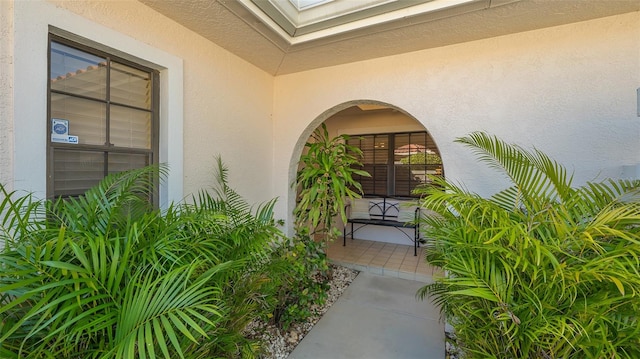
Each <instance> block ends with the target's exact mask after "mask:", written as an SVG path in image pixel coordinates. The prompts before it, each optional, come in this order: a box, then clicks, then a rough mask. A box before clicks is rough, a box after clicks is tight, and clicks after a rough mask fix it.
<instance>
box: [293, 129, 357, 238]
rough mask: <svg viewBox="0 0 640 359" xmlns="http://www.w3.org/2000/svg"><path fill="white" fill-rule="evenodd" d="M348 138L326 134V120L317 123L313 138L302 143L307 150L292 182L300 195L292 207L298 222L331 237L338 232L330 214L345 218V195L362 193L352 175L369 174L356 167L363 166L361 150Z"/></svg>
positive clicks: (352, 196) (350, 196)
mask: <svg viewBox="0 0 640 359" xmlns="http://www.w3.org/2000/svg"><path fill="white" fill-rule="evenodd" d="M348 139H349V136H347V135H341V136H337V137H334V138H329V132H328V131H327V127H326V126H325V124H322V126H321V127H318V128H317V129H316V130H315V131H314V133H313V135H312V141H310V142H307V143H306V144H305V146H306V147H307V152H306V153H305V154H303V155H302V156H301V157H300V164H301V165H302V167H301V168H300V170H299V171H298V174H297V178H296V183H295V186H296V187H297V190H298V196H299V197H298V203H297V206H296V208H295V210H294V214H295V216H296V224H297V226H298V227H304V226H311V228H313V232H314V233H315V232H319V231H323V232H325V233H326V234H327V238H328V239H330V240H331V239H334V238H336V237H337V236H339V235H340V230H339V229H338V228H337V227H335V226H334V225H333V218H334V217H335V216H338V215H339V216H340V218H342V220H343V222H346V221H347V214H346V213H345V208H344V204H345V203H344V201H345V199H346V198H359V197H361V193H362V186H361V185H360V183H359V182H358V181H356V180H355V179H354V178H353V176H354V175H360V176H366V177H369V176H370V175H369V173H367V172H366V171H364V170H360V169H357V167H362V163H360V158H361V157H362V151H361V150H360V149H359V148H357V147H355V146H351V145H349V144H348V143H347V140H348ZM312 234H313V233H312Z"/></svg>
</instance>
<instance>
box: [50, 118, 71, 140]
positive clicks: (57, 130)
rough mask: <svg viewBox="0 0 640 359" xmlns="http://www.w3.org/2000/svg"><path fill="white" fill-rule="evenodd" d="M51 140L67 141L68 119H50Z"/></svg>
mask: <svg viewBox="0 0 640 359" xmlns="http://www.w3.org/2000/svg"><path fill="white" fill-rule="evenodd" d="M51 142H62V143H69V120H63V119H60V118H52V119H51Z"/></svg>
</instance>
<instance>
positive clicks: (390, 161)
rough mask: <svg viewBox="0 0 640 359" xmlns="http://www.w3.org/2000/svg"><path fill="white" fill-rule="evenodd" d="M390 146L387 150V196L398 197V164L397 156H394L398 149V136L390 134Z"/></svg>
mask: <svg viewBox="0 0 640 359" xmlns="http://www.w3.org/2000/svg"><path fill="white" fill-rule="evenodd" d="M388 139H389V146H388V150H387V195H388V196H395V195H396V181H395V178H396V164H395V156H394V155H393V150H394V149H395V148H396V135H395V134H390V135H389V137H388Z"/></svg>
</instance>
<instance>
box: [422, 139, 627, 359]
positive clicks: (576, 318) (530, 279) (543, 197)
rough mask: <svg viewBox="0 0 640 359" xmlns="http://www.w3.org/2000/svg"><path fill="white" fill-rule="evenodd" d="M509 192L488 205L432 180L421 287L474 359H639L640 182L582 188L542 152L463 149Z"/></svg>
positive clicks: (483, 143)
mask: <svg viewBox="0 0 640 359" xmlns="http://www.w3.org/2000/svg"><path fill="white" fill-rule="evenodd" d="M458 142H460V143H463V144H465V145H467V146H469V147H471V149H472V150H473V151H474V152H475V153H476V154H477V155H478V157H479V159H480V160H481V161H483V162H486V163H488V164H489V165H490V166H491V167H493V168H495V169H498V170H501V171H502V172H504V173H505V174H506V175H507V177H508V178H509V179H510V181H511V186H510V187H509V188H507V189H505V190H503V191H500V192H498V193H496V194H495V195H493V196H492V197H490V198H482V197H480V196H478V195H476V194H474V193H469V192H467V191H465V190H464V189H463V188H460V187H458V186H456V185H454V184H453V183H449V182H446V181H445V180H443V179H440V178H436V177H434V178H433V180H434V181H435V182H436V183H438V184H439V185H440V186H436V187H431V188H425V189H422V190H421V194H423V195H425V197H424V199H423V200H422V205H423V206H424V207H426V208H430V209H432V210H434V211H436V212H437V213H438V215H437V216H432V217H429V218H427V219H425V222H426V223H425V226H423V228H428V229H427V233H426V234H425V235H426V236H427V237H428V238H430V239H431V241H430V244H429V248H428V252H427V260H428V261H429V262H430V263H432V264H434V265H436V266H439V267H441V268H443V269H444V271H445V273H446V276H445V277H444V278H439V279H437V280H436V282H435V283H434V284H431V285H427V286H426V287H424V288H422V289H421V291H420V292H419V295H420V296H422V297H424V296H427V295H429V296H432V297H434V298H435V301H436V303H438V304H439V305H441V308H442V312H443V314H445V315H446V317H447V319H448V321H449V322H450V323H451V324H452V325H453V327H454V328H455V330H456V335H457V337H458V340H459V343H460V345H461V346H462V347H463V349H464V350H465V352H466V355H467V357H469V358H576V359H577V358H640V318H639V314H638V313H640V182H639V181H624V180H620V181H613V180H609V181H605V182H602V183H588V184H586V185H584V186H582V187H577V188H574V187H572V176H571V175H570V174H569V173H567V171H566V170H565V168H564V167H562V166H561V165H560V164H558V163H557V162H555V161H553V160H551V159H550V158H549V157H548V156H546V155H545V154H544V153H542V152H540V151H538V150H533V151H527V150H525V149H523V148H521V147H518V146H515V145H510V144H507V143H505V142H503V141H500V140H499V139H497V138H495V137H491V136H488V135H486V134H484V133H473V134H471V135H470V136H468V137H465V138H461V139H458Z"/></svg>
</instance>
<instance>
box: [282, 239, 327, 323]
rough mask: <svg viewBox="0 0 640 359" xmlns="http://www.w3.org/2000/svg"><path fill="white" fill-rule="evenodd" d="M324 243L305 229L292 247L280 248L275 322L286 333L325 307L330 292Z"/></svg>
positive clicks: (290, 245)
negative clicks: (294, 325)
mask: <svg viewBox="0 0 640 359" xmlns="http://www.w3.org/2000/svg"><path fill="white" fill-rule="evenodd" d="M325 245H326V244H325V242H324V241H315V240H314V239H313V238H311V236H310V235H309V233H308V232H307V231H306V230H305V229H301V231H300V232H299V233H298V234H297V235H296V237H295V238H294V239H293V240H292V241H291V243H290V244H289V245H286V246H282V247H281V248H280V258H281V260H282V261H283V262H284V263H283V264H284V265H283V267H284V268H286V270H284V271H280V273H281V275H280V276H279V277H278V279H279V280H278V282H277V285H278V293H277V295H276V296H275V297H274V298H275V299H276V302H275V308H274V311H273V321H274V322H275V323H276V324H277V325H278V326H279V327H280V328H282V329H284V330H287V329H288V328H289V326H290V325H291V324H292V323H302V322H304V321H306V320H307V318H309V317H310V316H312V315H314V314H317V313H315V312H314V308H315V309H318V308H320V307H321V306H322V305H324V304H325V302H326V299H327V290H328V289H329V284H328V282H329V279H330V275H331V274H330V270H329V261H328V259H327V255H326V252H325Z"/></svg>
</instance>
